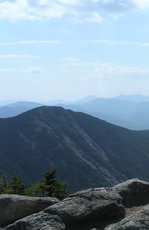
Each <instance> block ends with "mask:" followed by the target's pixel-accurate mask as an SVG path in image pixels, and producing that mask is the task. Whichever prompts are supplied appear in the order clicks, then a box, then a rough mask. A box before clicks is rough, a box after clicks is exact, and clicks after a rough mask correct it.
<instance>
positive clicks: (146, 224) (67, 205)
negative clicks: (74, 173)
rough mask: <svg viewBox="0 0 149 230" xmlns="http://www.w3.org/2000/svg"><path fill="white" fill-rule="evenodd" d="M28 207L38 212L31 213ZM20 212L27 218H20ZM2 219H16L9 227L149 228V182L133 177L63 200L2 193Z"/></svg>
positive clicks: (59, 229) (29, 229) (67, 229)
mask: <svg viewBox="0 0 149 230" xmlns="http://www.w3.org/2000/svg"><path fill="white" fill-rule="evenodd" d="M2 197H3V199H2ZM22 200H23V202H22ZM21 202H22V203H21ZM48 202H49V203H48ZM22 204H23V206H22ZM50 205H51V206H50ZM145 205H146V206H145ZM136 206H137V207H136ZM38 209H40V210H38ZM28 210H30V211H31V212H35V213H36V214H32V215H30V214H27V213H29V211H28ZM41 210H42V211H41ZM136 210H139V211H136ZM39 211H40V212H39ZM128 211H129V212H128ZM125 212H126V214H125ZM20 213H21V215H24V216H23V217H24V218H22V217H20V218H19V215H20ZM25 216H26V217H25ZM21 218H22V219H21ZM15 219H19V220H17V221H16V222H14V220H15ZM0 220H1V223H4V222H5V224H6V223H8V222H10V221H11V223H12V222H14V223H12V224H10V225H8V224H6V225H7V226H6V227H5V229H7V230H64V229H65V230H91V229H92V230H101V229H102V230H103V229H105V230H126V229H127V230H130V229H138V230H140V229H149V183H148V182H145V181H142V180H139V179H132V180H128V181H126V182H123V183H121V184H119V185H117V186H114V187H112V188H92V189H87V190H84V191H80V192H77V193H74V194H72V195H70V196H69V197H68V198H67V199H64V200H63V201H59V202H58V200H57V199H54V198H30V197H22V196H15V195H2V196H1V199H0Z"/></svg>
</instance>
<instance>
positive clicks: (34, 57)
mask: <svg viewBox="0 0 149 230" xmlns="http://www.w3.org/2000/svg"><path fill="white" fill-rule="evenodd" d="M148 13H149V0H86V1H85V0H71V1H68V0H2V1H1V2H0V34H1V37H0V101H2V100H17V101H18V100H19V101H20V100H27V101H28V100H29V101H48V100H60V99H62V100H68V101H76V100H79V99H82V98H85V97H86V96H88V95H95V96H97V97H105V98H108V97H115V96H118V95H122V94H124V95H130V94H142V95H149V93H148V92H149V64H148V60H149V52H148V49H149V30H148V19H149V14H148Z"/></svg>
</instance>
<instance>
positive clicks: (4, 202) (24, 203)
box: [0, 195, 58, 226]
mask: <svg viewBox="0 0 149 230" xmlns="http://www.w3.org/2000/svg"><path fill="white" fill-rule="evenodd" d="M57 202H58V199H56V198H50V197H49V198H48V197H46V198H36V197H26V196H18V195H0V226H6V225H8V224H11V223H13V222H14V221H16V220H18V219H21V218H23V217H25V216H28V215H31V214H33V213H36V212H39V211H41V210H43V209H44V208H46V207H48V206H50V205H52V204H55V203H57Z"/></svg>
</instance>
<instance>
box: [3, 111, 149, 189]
mask: <svg viewBox="0 0 149 230" xmlns="http://www.w3.org/2000/svg"><path fill="white" fill-rule="evenodd" d="M54 167H56V168H57V172H58V176H59V178H60V179H61V180H63V181H64V182H66V183H67V184H68V190H71V191H75V190H79V189H83V188H87V187H94V186H105V185H112V184H116V183H118V182H119V181H122V180H125V179H128V178H132V177H139V178H144V179H149V131H130V130H127V129H124V128H121V127H118V126H114V125H111V124H109V123H107V122H105V121H102V120H99V119H96V118H94V117H92V116H89V115H87V114H83V113H76V112H72V111H70V110H65V109H63V108H60V107H46V106H44V107H40V108H37V109H33V110H30V111H28V112H25V113H23V114H21V115H19V116H17V117H14V118H6V119H0V174H3V175H5V174H6V175H18V176H21V177H22V178H23V179H25V181H27V182H34V181H35V180H38V179H40V176H41V175H42V173H43V172H44V171H46V170H50V169H52V168H54Z"/></svg>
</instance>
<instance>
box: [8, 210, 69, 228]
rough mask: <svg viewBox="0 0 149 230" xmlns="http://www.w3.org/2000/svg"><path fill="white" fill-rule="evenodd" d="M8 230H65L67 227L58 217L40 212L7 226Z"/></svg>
mask: <svg viewBox="0 0 149 230" xmlns="http://www.w3.org/2000/svg"><path fill="white" fill-rule="evenodd" d="M5 229H7V230H25V229H26V230H29V229H30V230H64V229H65V225H64V223H63V222H62V220H61V219H60V217H58V216H52V215H49V214H48V213H44V212H39V213H36V214H33V215H31V216H28V217H25V218H23V219H21V220H18V221H16V222H15V223H14V224H11V225H9V226H7V227H6V228H5Z"/></svg>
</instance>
